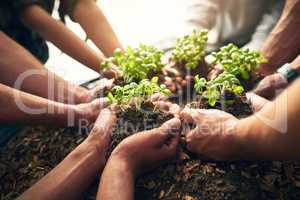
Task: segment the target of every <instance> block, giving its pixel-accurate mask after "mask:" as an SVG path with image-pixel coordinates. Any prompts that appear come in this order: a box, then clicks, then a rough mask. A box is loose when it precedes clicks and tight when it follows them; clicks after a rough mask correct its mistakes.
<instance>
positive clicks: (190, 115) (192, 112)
mask: <svg viewBox="0 0 300 200" xmlns="http://www.w3.org/2000/svg"><path fill="white" fill-rule="evenodd" d="M198 110H199V109H190V108H185V109H183V111H181V113H180V118H181V119H182V120H183V121H184V122H186V123H195V124H198V123H200V122H201V115H200V114H199V112H198Z"/></svg>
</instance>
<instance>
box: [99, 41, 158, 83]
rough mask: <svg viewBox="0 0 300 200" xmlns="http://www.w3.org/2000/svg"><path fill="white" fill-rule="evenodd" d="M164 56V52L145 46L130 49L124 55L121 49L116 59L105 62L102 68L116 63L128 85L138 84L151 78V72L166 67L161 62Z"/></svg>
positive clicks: (115, 54)
mask: <svg viewBox="0 0 300 200" xmlns="http://www.w3.org/2000/svg"><path fill="white" fill-rule="evenodd" d="M162 55H163V52H162V51H160V50H158V49H156V48H154V47H152V46H147V45H143V44H141V45H140V46H139V47H138V48H132V47H128V48H127V49H126V51H125V52H124V53H122V52H121V50H120V49H116V50H115V52H114V57H113V58H109V59H107V60H106V61H104V62H103V63H102V64H101V68H102V69H107V68H109V65H110V64H111V63H115V64H116V65H118V66H119V67H120V69H121V71H122V72H123V78H124V80H125V82H126V83H130V82H132V81H137V82H138V81H141V80H143V79H147V78H149V77H148V76H149V73H150V72H153V73H158V72H160V71H161V69H162V68H163V66H164V65H163V64H162V62H161V57H162Z"/></svg>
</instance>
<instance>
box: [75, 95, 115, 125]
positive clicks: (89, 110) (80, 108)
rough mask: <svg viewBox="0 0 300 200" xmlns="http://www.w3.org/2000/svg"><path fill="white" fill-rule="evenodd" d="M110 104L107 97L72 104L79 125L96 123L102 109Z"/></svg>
mask: <svg viewBox="0 0 300 200" xmlns="http://www.w3.org/2000/svg"><path fill="white" fill-rule="evenodd" d="M108 105H109V101H108V99H107V98H100V99H95V100H93V101H92V102H90V103H83V104H78V105H72V107H73V108H74V110H75V122H76V123H77V125H81V124H82V123H83V122H84V124H90V123H94V122H95V120H96V119H97V117H98V115H99V113H100V111H101V110H102V109H104V108H106V107H107V106H108Z"/></svg>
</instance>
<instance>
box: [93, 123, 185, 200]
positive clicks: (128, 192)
mask: <svg viewBox="0 0 300 200" xmlns="http://www.w3.org/2000/svg"><path fill="white" fill-rule="evenodd" d="M180 126H181V122H180V120H179V119H172V120H169V121H168V122H166V123H165V124H163V125H162V126H161V127H160V128H156V129H153V130H150V131H144V132H141V133H138V134H135V135H133V136H130V137H128V138H127V139H125V140H124V141H122V142H121V143H120V144H119V145H118V146H117V147H116V149H115V150H114V151H113V153H112V155H111V156H110V158H109V161H108V163H107V165H106V166H105V169H104V171H103V174H102V177H101V181H100V185H99V190H98V194H97V199H98V200H100V199H101V200H106V199H107V200H130V199H134V182H135V178H136V177H137V176H139V175H141V174H142V173H144V172H147V171H149V170H152V169H153V168H155V167H157V166H159V165H161V164H162V163H164V162H166V160H169V159H171V158H174V157H175V155H176V152H177V147H178V143H179V134H178V130H179V128H180ZM141 149H143V151H141Z"/></svg>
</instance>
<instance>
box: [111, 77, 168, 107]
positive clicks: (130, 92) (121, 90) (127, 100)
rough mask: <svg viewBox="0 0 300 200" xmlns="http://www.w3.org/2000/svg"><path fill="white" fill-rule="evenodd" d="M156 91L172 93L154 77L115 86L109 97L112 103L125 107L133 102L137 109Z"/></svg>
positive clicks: (165, 93)
mask: <svg viewBox="0 0 300 200" xmlns="http://www.w3.org/2000/svg"><path fill="white" fill-rule="evenodd" d="M155 93H161V94H163V95H166V96H169V95H170V94H171V92H170V90H168V89H167V88H166V86H165V85H158V77H153V78H152V79H151V80H150V81H149V80H148V79H144V80H142V81H140V83H135V82H132V83H130V84H128V85H125V86H115V87H114V88H113V89H112V91H111V92H109V93H108V95H107V97H108V99H109V101H110V103H116V104H117V105H119V106H120V107H121V108H123V109H125V108H128V107H130V105H132V104H134V105H135V108H136V109H140V108H141V105H142V104H143V103H144V102H146V101H148V100H149V98H150V96H151V95H153V94H155Z"/></svg>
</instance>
